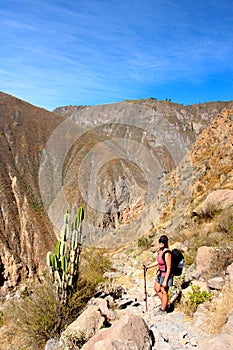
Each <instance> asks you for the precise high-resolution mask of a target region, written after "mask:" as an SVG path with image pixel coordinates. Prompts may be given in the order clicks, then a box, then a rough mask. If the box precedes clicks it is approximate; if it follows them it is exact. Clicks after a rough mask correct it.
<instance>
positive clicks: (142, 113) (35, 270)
mask: <svg viewBox="0 0 233 350" xmlns="http://www.w3.org/2000/svg"><path fill="white" fill-rule="evenodd" d="M231 108H233V101H231V102H212V103H206V104H200V105H193V106H182V105H178V104H174V103H172V102H170V101H157V100H154V99H145V100H138V101H125V102H121V103H114V104H110V105H100V106H95V107H87V106H67V107H60V108H57V109H56V110H55V111H54V112H53V113H51V112H48V111H46V110H44V109H41V108H37V107H34V106H32V105H30V104H29V103H27V102H24V101H21V100H19V99H17V98H15V97H13V96H10V95H7V94H5V93H0V122H1V124H0V151H1V152H0V162H1V163H0V164H1V167H0V200H1V202H0V203H1V204H0V208H1V210H0V239H1V242H0V255H1V266H0V286H1V293H2V294H4V293H6V292H7V291H8V290H10V289H13V288H14V287H15V286H16V285H17V284H18V283H19V282H21V281H22V280H24V279H25V278H28V277H30V278H31V277H32V278H33V277H34V276H35V275H37V276H38V275H39V271H40V270H41V269H43V266H44V263H45V256H46V252H47V251H48V250H51V249H53V247H54V244H55V240H56V234H57V231H58V229H59V228H60V227H61V225H62V220H63V214H64V210H65V209H66V208H67V207H69V208H70V210H71V213H72V214H73V213H74V212H75V210H76V209H77V207H78V206H79V205H81V204H82V205H84V207H85V213H86V215H85V225H84V226H85V229H84V234H85V236H86V241H85V242H86V244H93V245H95V246H105V247H114V246H119V245H121V244H124V243H125V242H129V241H130V240H133V239H135V238H137V237H138V236H139V235H140V234H141V233H144V232H146V231H148V230H150V229H152V228H153V227H154V225H155V224H156V222H157V220H158V219H159V217H160V216H161V214H162V212H163V208H166V207H167V206H168V205H171V201H172V197H171V196H172V190H173V189H172V186H173V185H172V183H171V182H169V184H167V182H166V181H167V176H168V174H169V173H170V174H171V173H172V170H173V169H175V168H177V166H178V165H179V164H182V159H183V158H185V156H186V155H187V152H188V151H189V150H190V149H191V147H192V146H193V144H194V142H195V140H196V139H197V137H198V135H200V134H201V132H202V131H203V130H205V128H206V127H207V126H208V125H209V124H210V123H211V122H213V121H214V119H215V118H216V117H217V116H218V115H219V114H220V113H221V112H222V111H223V110H224V109H231ZM221 128H222V129H223V130H224V127H221ZM217 129H218V128H217ZM219 132H220V133H221V132H223V131H219ZM202 135H204V136H203V137H204V138H205V140H206V141H205V142H206V145H208V147H209V148H210V147H211V144H212V141H210V144H208V142H209V141H208V137H209V136H208V135H209V134H208V132H206V133H204V134H202ZM211 140H212V139H211ZM199 142H200V141H199ZM196 147H199V148H198V149H201V148H202V146H201V145H199V146H196ZM219 152H221V149H220V150H219ZM200 159H201V158H200ZM200 162H201V164H200V167H202V166H204V165H203V164H205V162H206V159H205V155H203V160H200ZM186 165H187V163H186ZM177 169H178V168H177ZM182 171H184V174H183V175H179V179H182V181H183V182H184V186H183V189H184V188H185V176H186V177H187V176H188V174H189V172H191V171H192V167H191V168H190V167H188V166H183V168H179V170H178V172H179V174H181V173H182ZM219 171H221V170H219ZM177 178H178V177H177ZM169 181H170V180H169ZM174 187H175V185H174ZM216 187H218V184H216ZM174 191H175V190H174ZM177 191H178V192H179V193H178V192H177V194H176V193H175V194H174V196H173V205H175V202H174V198H175V196H176V195H177V196H178V197H177V203H179V206H180V207H179V210H182V205H187V202H186V201H185V200H184V203H183V204H182V200H181V199H179V198H181V195H182V190H181V191H180V190H177ZM161 193H162V194H161ZM178 194H179V195H178ZM199 194H200V193H199ZM184 197H185V196H184ZM189 199H190V198H189ZM187 200H188V195H187ZM155 203H156V206H155ZM169 203H170V204H169ZM162 219H163V217H162ZM163 221H164V219H163ZM164 222H165V221H164ZM172 223H173V224H174V221H173V222H172Z"/></svg>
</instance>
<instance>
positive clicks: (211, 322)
mask: <svg viewBox="0 0 233 350" xmlns="http://www.w3.org/2000/svg"><path fill="white" fill-rule="evenodd" d="M232 308H233V286H230V285H228V286H226V287H225V288H224V289H223V290H222V293H221V294H220V295H219V297H218V298H215V299H214V300H213V302H211V303H210V305H209V308H208V324H206V323H204V324H203V325H202V328H203V330H204V331H205V332H207V333H210V334H218V333H220V332H221V330H222V327H223V326H224V325H225V324H226V321H227V317H228V313H229V311H230V310H232Z"/></svg>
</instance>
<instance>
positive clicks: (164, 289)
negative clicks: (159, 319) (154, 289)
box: [161, 287, 169, 310]
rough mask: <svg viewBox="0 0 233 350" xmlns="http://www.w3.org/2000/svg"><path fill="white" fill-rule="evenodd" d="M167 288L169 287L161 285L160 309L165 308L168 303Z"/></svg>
mask: <svg viewBox="0 0 233 350" xmlns="http://www.w3.org/2000/svg"><path fill="white" fill-rule="evenodd" d="M168 290H169V287H161V294H162V299H161V301H162V306H161V309H162V310H166V308H167V305H168Z"/></svg>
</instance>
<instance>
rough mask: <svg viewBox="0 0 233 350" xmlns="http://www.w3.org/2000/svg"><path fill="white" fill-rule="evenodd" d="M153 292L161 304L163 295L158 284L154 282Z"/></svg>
mask: <svg viewBox="0 0 233 350" xmlns="http://www.w3.org/2000/svg"><path fill="white" fill-rule="evenodd" d="M154 290H155V292H156V293H157V295H158V297H159V299H160V300H161V302H162V298H163V294H162V292H161V286H160V284H159V283H158V282H157V281H155V284H154Z"/></svg>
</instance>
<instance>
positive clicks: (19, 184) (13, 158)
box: [0, 93, 61, 293]
mask: <svg viewBox="0 0 233 350" xmlns="http://www.w3.org/2000/svg"><path fill="white" fill-rule="evenodd" d="M60 119H61V118H60ZM0 120H1V124H0V164H1V167H0V189H1V192H0V196H1V201H0V239H1V242H0V256H1V270H0V285H1V292H2V293H5V292H6V291H7V290H8V289H12V288H14V287H15V285H16V284H17V283H19V282H20V281H21V280H22V279H24V278H26V277H32V276H34V275H35V273H36V272H37V271H39V269H40V268H42V266H43V264H44V257H45V253H46V251H47V249H48V247H51V246H53V244H54V241H55V235H54V231H53V227H52V225H51V223H50V221H49V220H48V217H47V215H46V213H45V211H44V209H43V205H42V201H41V198H40V191H39V184H38V171H39V163H40V158H41V154H42V151H43V148H44V146H45V143H46V140H47V139H48V137H49V135H50V133H51V132H52V130H53V129H54V127H55V126H56V125H57V124H58V122H59V118H58V117H57V116H56V117H54V115H53V114H52V113H49V112H47V111H45V110H43V109H40V108H36V107H33V106H31V105H30V104H28V103H26V102H23V101H21V100H18V99H16V98H14V97H12V96H9V95H6V94H3V93H0Z"/></svg>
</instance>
